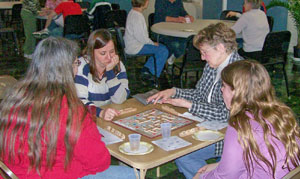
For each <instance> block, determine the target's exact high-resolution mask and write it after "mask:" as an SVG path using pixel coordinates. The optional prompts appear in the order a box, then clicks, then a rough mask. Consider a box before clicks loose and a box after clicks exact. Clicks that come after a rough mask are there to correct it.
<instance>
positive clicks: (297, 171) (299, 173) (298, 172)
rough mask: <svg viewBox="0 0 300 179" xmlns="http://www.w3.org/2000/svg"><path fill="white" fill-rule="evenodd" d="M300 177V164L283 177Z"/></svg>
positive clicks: (297, 178) (286, 178)
mask: <svg viewBox="0 0 300 179" xmlns="http://www.w3.org/2000/svg"><path fill="white" fill-rule="evenodd" d="M299 178H300V166H298V167H297V168H295V169H294V170H292V171H290V172H289V173H288V174H287V175H285V176H284V177H283V178H282V179H299Z"/></svg>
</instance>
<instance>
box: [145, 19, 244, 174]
mask: <svg viewBox="0 0 300 179" xmlns="http://www.w3.org/2000/svg"><path fill="white" fill-rule="evenodd" d="M235 39H236V37H235V33H234V31H233V30H232V29H230V28H229V27H227V26H226V25H225V24H223V23H218V24H211V25H209V26H208V27H206V28H204V29H203V30H201V31H199V33H198V35H196V36H195V37H194V46H195V47H196V48H197V49H199V51H200V53H201V59H202V60H205V61H206V62H207V64H206V65H205V67H204V70H203V74H202V77H201V79H200V80H199V81H198V82H197V85H196V88H195V89H179V88H172V89H167V90H164V91H161V92H158V93H157V94H155V95H153V96H151V97H149V98H148V102H151V101H154V104H155V103H157V102H158V100H160V101H159V103H167V104H171V105H174V106H178V107H184V108H187V109H188V111H189V112H190V113H192V114H193V115H196V116H199V117H200V118H202V119H206V120H214V121H219V122H227V120H228V116H229V113H228V110H227V109H226V106H225V105H224V100H223V97H222V92H221V86H222V81H221V77H220V75H221V71H222V70H223V68H224V67H226V66H227V65H228V64H230V63H232V62H234V61H237V60H240V59H241V57H240V56H239V54H238V53H237V51H236V49H237V44H236V40H235ZM222 148H223V141H221V142H218V143H216V144H212V145H210V146H208V147H206V148H203V149H200V150H198V151H195V152H193V153H190V154H188V155H185V156H183V157H181V158H178V159H176V160H175V162H176V165H177V167H178V169H179V171H180V172H183V174H184V175H185V177H186V178H188V179H189V178H192V177H193V176H194V175H195V174H196V173H197V171H198V169H199V168H200V167H202V166H204V165H206V161H205V160H207V159H209V158H213V157H216V156H221V154H222ZM199 166H200V167H199Z"/></svg>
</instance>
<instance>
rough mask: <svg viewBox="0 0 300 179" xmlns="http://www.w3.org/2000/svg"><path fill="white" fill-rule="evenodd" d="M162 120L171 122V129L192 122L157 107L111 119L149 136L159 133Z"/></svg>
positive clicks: (155, 135)
mask: <svg viewBox="0 0 300 179" xmlns="http://www.w3.org/2000/svg"><path fill="white" fill-rule="evenodd" d="M164 122H170V123H172V130H175V129H178V128H180V127H183V126H186V125H188V124H191V123H193V121H190V120H188V119H185V118H182V117H179V116H176V115H173V114H169V113H167V112H163V111H160V110H158V109H150V110H147V111H144V112H141V113H138V114H135V115H133V116H129V117H126V118H123V119H119V120H116V121H113V123H115V124H118V125H120V126H122V127H125V128H128V129H130V130H132V131H134V132H136V133H139V134H141V135H144V136H146V137H149V138H153V137H157V136H159V135H161V131H160V124H161V123H164Z"/></svg>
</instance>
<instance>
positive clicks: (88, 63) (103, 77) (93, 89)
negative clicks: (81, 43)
mask: <svg viewBox="0 0 300 179" xmlns="http://www.w3.org/2000/svg"><path fill="white" fill-rule="evenodd" d="M84 54H85V55H84V56H83V57H81V58H79V60H80V62H81V64H80V66H79V68H78V73H77V75H76V77H75V84H76V89H77V94H78V97H79V98H80V99H81V101H82V102H83V103H84V104H85V105H87V106H88V108H89V109H90V110H92V111H94V114H96V116H97V117H101V118H103V119H105V120H112V119H113V118H114V117H115V116H118V115H119V114H120V112H119V111H118V110H115V109H112V108H108V109H103V110H102V109H101V108H100V106H102V105H105V104H110V103H117V104H120V103H123V102H124V101H125V100H126V99H127V97H128V96H129V88H128V79H127V75H126V69H125V66H124V65H123V63H122V62H121V61H120V60H119V56H118V55H117V54H116V50H115V45H114V42H113V40H112V36H111V34H110V32H109V31H107V30H104V29H99V30H96V31H94V32H93V33H91V35H90V37H89V39H88V45H87V48H86V49H85V52H84Z"/></svg>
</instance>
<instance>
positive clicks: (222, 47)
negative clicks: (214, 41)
mask: <svg viewBox="0 0 300 179" xmlns="http://www.w3.org/2000/svg"><path fill="white" fill-rule="evenodd" d="M216 49H217V50H218V51H219V52H226V49H225V46H224V45H223V44H222V43H219V44H218V45H217V46H216Z"/></svg>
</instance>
